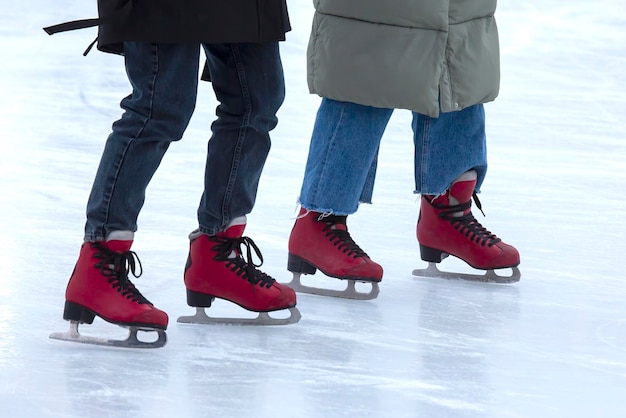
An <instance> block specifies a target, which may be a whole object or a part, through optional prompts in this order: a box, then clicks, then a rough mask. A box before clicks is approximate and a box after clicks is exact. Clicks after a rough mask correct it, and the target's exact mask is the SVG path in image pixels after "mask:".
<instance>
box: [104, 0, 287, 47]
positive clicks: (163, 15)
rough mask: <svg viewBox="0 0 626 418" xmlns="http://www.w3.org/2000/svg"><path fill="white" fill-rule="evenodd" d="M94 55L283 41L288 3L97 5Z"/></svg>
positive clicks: (141, 0) (129, 1)
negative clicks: (130, 46)
mask: <svg viewBox="0 0 626 418" xmlns="http://www.w3.org/2000/svg"><path fill="white" fill-rule="evenodd" d="M98 15H99V25H98V49H99V50H101V51H104V52H112V53H117V54H121V53H122V42H124V41H144V42H162V43H181V42H201V43H231V42H232V43H239V42H268V41H283V40H285V33H286V32H288V31H289V30H290V29H291V28H290V26H289V16H288V14H287V4H286V0H98Z"/></svg>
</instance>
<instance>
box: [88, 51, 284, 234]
mask: <svg viewBox="0 0 626 418" xmlns="http://www.w3.org/2000/svg"><path fill="white" fill-rule="evenodd" d="M202 48H203V49H204V52H205V55H206V57H207V64H208V68H209V72H210V75H211V82H212V86H213V90H214V91H215V95H216V97H217V99H218V101H219V105H218V107H217V111H216V113H217V119H216V120H215V121H214V122H213V123H212V125H211V130H212V132H213V134H212V136H211V138H210V140H209V142H208V150H207V160H206V168H205V173H204V192H203V193H202V195H201V196H200V203H199V205H198V209H197V216H198V225H199V230H200V232H203V233H207V234H215V233H216V232H218V231H220V230H222V229H224V227H225V226H226V225H228V224H229V222H230V221H231V220H233V219H235V218H237V217H240V216H243V215H246V214H248V213H250V211H251V210H252V208H253V206H254V203H255V199H256V193H257V188H258V184H259V178H260V176H261V172H262V170H263V167H264V164H265V161H266V158H267V155H268V152H269V150H270V135H269V132H270V131H271V130H272V129H274V127H275V126H276V124H277V122H278V119H277V117H276V112H277V111H278V109H279V108H280V106H281V105H282V103H283V100H284V97H285V86H284V79H283V69H282V63H281V60H280V55H279V48H278V43H277V42H268V43H258V44H252V43H248V44H244V43H241V44H204V45H202ZM200 49H201V46H200V44H193V43H189V44H153V43H144V42H128V43H125V44H124V56H125V64H126V72H127V74H128V78H129V81H130V83H131V85H132V87H133V91H132V94H131V95H129V96H128V97H126V98H125V99H123V100H122V102H121V107H122V109H124V113H123V114H122V117H121V118H120V119H119V120H118V121H116V122H115V123H114V124H113V132H112V133H111V134H110V135H109V137H108V139H107V142H106V146H105V148H104V151H103V154H102V157H101V160H100V165H99V167H98V171H97V174H96V178H95V180H94V183H93V186H92V190H91V194H90V196H89V201H88V203H87V222H86V225H85V241H101V240H104V239H105V238H106V237H107V236H108V235H109V234H110V233H111V232H115V231H131V232H135V231H136V230H137V217H138V215H139V211H140V210H141V208H142V206H143V204H144V199H145V194H146V188H147V186H148V183H149V182H150V180H151V179H152V176H153V175H154V173H155V171H156V170H157V168H158V167H159V165H160V163H161V160H162V158H163V156H164V154H165V152H166V151H167V150H168V148H169V146H170V144H171V143H172V142H173V141H177V140H179V139H181V138H182V136H183V133H184V132H185V129H186V128H187V125H188V123H189V120H190V119H191V115H192V114H193V111H194V109H195V105H196V95H197V89H198V68H199V61H200Z"/></svg>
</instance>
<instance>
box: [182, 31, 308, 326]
mask: <svg viewBox="0 0 626 418" xmlns="http://www.w3.org/2000/svg"><path fill="white" fill-rule="evenodd" d="M204 48H205V51H206V54H207V60H208V65H209V70H210V74H211V81H212V83H213V88H214V90H215V94H216V96H217V99H218V100H219V102H220V104H219V106H218V108H217V120H216V121H215V122H214V123H213V125H212V130H213V135H212V137H211V139H210V140H209V144H208V154H207V164H206V172H205V190H204V193H203V195H202V198H201V201H200V206H199V209H198V222H199V229H198V230H197V231H194V232H193V233H192V234H191V235H190V241H191V242H190V251H189V258H188V261H187V266H186V268H185V286H186V288H187V303H188V304H189V305H190V306H193V307H196V308H197V309H199V310H201V311H202V312H204V308H206V307H210V306H211V303H212V301H213V300H214V299H215V298H221V299H226V300H229V301H231V302H233V303H236V304H238V305H240V306H242V307H243V308H245V309H248V310H251V311H255V312H271V311H276V310H283V309H290V311H291V314H292V316H291V317H290V318H289V320H287V321H280V320H273V319H271V318H269V317H267V316H265V315H260V316H259V317H258V320H259V321H257V322H255V323H257V324H284V323H293V322H297V321H298V320H299V318H300V314H299V312H297V310H296V309H295V305H296V296H295V293H294V292H293V290H292V289H290V288H288V287H286V286H282V285H280V284H279V283H277V282H276V281H275V280H274V279H273V278H272V277H270V276H268V275H266V274H265V273H262V272H261V271H259V270H258V269H257V267H259V266H260V264H258V265H257V264H254V262H253V260H252V259H251V258H252V255H253V252H254V253H256V255H257V256H258V257H259V258H260V260H261V264H262V261H263V260H262V257H261V255H260V251H258V248H257V246H256V244H254V242H253V241H252V240H251V239H250V238H248V237H244V236H243V232H244V229H245V223H246V217H245V215H246V214H248V213H250V212H251V211H252V208H253V206H254V202H255V199H256V193H257V188H258V184H259V178H260V176H261V172H262V170H263V166H264V164H265V160H266V158H267V154H268V152H269V149H270V136H269V132H270V131H271V130H272V129H273V128H274V127H275V126H276V124H277V121H278V120H277V118H276V112H277V111H278V109H279V108H280V106H281V104H282V102H283V99H284V94H285V90H284V80H283V72H282V64H281V61H280V55H279V49H278V44H277V43H260V44H208V45H205V46H204ZM179 321H181V322H231V323H232V322H235V323H237V322H242V321H241V320H236V319H226V320H223V319H217V318H208V317H206V315H205V314H204V313H200V312H199V313H198V315H197V316H195V317H182V318H179ZM249 322H250V321H244V323H249ZM253 322H254V321H253Z"/></svg>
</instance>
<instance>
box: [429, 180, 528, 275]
mask: <svg viewBox="0 0 626 418" xmlns="http://www.w3.org/2000/svg"><path fill="white" fill-rule="evenodd" d="M475 186H476V172H475V171H468V172H467V173H465V174H463V175H462V176H461V177H459V179H458V180H457V181H455V182H454V183H453V184H452V186H451V187H450V189H449V190H448V191H447V192H446V193H445V194H443V195H441V196H437V197H434V196H422V200H421V205H420V216H419V220H418V223H417V240H418V242H419V245H420V252H421V257H422V260H424V261H428V262H433V263H439V262H441V260H442V259H443V258H445V257H446V256H447V255H448V254H450V255H453V256H455V257H458V258H460V259H461V260H463V261H465V262H466V263H467V264H469V265H470V266H472V267H474V268H476V269H480V270H493V269H501V268H508V267H516V266H517V265H518V264H519V263H520V256H519V253H518V252H517V250H516V249H515V248H514V247H512V246H511V245H508V244H506V243H504V242H502V240H501V239H500V238H498V237H497V236H496V235H494V234H493V233H491V232H490V231H488V230H487V229H485V228H484V227H483V226H482V225H481V224H480V223H479V222H478V221H477V220H476V219H475V218H474V216H473V215H472V212H471V204H472V202H471V199H472V196H473V195H474V187H475Z"/></svg>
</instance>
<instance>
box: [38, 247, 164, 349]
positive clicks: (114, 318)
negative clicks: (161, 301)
mask: <svg viewBox="0 0 626 418" xmlns="http://www.w3.org/2000/svg"><path fill="white" fill-rule="evenodd" d="M131 244H132V241H122V240H112V241H102V242H86V243H84V244H83V246H82V247H81V251H80V256H79V258H78V262H77V263H76V266H75V267H74V272H73V273H72V276H71V278H70V281H69V283H68V285H67V289H66V291H65V299H66V301H65V310H64V312H63V319H65V320H68V321H70V322H71V327H70V332H69V333H54V334H52V335H51V336H50V337H51V338H54V339H61V340H69V341H76V342H83V343H89V344H98V345H111V346H117V347H141V348H154V347H161V346H163V345H164V344H165V342H166V336H165V333H164V331H163V330H165V329H166V328H167V323H168V317H167V314H166V313H165V312H163V311H161V310H159V309H157V308H155V307H154V306H153V305H152V303H150V301H148V299H146V298H145V297H144V296H143V295H142V294H141V293H140V292H139V290H137V288H136V287H135V285H133V283H132V282H131V281H130V279H129V278H128V274H129V273H132V274H133V275H134V276H135V277H139V276H140V275H141V271H140V272H139V274H136V273H135V269H136V267H137V263H139V259H138V258H137V256H136V254H135V253H134V252H132V251H130V247H131ZM138 267H139V269H140V270H141V265H140V264H139V266H138ZM96 315H97V316H99V317H100V318H102V319H104V320H106V321H108V322H111V323H113V324H116V325H119V326H122V327H124V328H129V329H130V335H129V338H128V339H127V340H123V341H118V340H105V339H101V338H94V337H84V336H81V335H80V334H79V333H78V324H84V323H86V324H91V323H93V320H94V318H95V316H96ZM138 330H142V331H157V334H158V340H157V341H155V342H149V343H144V342H142V341H139V340H138V339H137V331H138Z"/></svg>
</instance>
